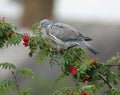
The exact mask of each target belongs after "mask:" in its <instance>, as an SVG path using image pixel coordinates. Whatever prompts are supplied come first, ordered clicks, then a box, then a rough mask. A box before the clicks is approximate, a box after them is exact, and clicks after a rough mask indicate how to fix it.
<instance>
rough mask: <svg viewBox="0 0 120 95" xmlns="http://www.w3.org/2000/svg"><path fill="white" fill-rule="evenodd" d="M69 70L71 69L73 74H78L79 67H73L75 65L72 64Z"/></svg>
mask: <svg viewBox="0 0 120 95" xmlns="http://www.w3.org/2000/svg"><path fill="white" fill-rule="evenodd" d="M69 71H70V73H71V74H73V75H76V74H77V69H76V68H75V67H73V66H70V67H69Z"/></svg>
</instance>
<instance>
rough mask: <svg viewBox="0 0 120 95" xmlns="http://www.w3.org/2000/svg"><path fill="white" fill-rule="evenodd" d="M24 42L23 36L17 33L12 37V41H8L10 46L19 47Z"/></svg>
mask: <svg viewBox="0 0 120 95" xmlns="http://www.w3.org/2000/svg"><path fill="white" fill-rule="evenodd" d="M21 40H22V37H21V35H18V34H17V33H13V34H12V37H11V38H10V39H8V43H7V44H8V45H18V44H20V42H21Z"/></svg>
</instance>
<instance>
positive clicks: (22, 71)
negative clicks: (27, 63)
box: [16, 68, 34, 78]
mask: <svg viewBox="0 0 120 95" xmlns="http://www.w3.org/2000/svg"><path fill="white" fill-rule="evenodd" d="M16 73H18V74H21V75H23V76H26V77H30V78H34V72H33V71H32V70H31V69H29V68H21V69H19V70H17V71H16Z"/></svg>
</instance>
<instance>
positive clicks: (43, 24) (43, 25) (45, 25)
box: [39, 19, 53, 30]
mask: <svg viewBox="0 0 120 95" xmlns="http://www.w3.org/2000/svg"><path fill="white" fill-rule="evenodd" d="M52 23H53V22H52V21H50V20H47V19H43V20H41V21H40V26H39V29H40V30H41V29H42V28H45V29H47V28H48V26H49V25H50V24H52Z"/></svg>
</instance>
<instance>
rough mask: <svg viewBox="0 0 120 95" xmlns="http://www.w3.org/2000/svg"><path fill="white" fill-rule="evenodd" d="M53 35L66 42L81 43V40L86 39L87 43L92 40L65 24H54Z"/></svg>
mask: <svg viewBox="0 0 120 95" xmlns="http://www.w3.org/2000/svg"><path fill="white" fill-rule="evenodd" d="M51 34H52V35H54V36H55V37H56V38H58V39H60V40H62V41H64V42H66V41H79V40H81V39H85V40H86V41H89V40H91V39H90V38H89V37H84V36H83V35H82V34H81V33H80V32H78V31H77V30H76V29H74V28H72V27H70V26H69V25H66V24H63V23H54V25H53V26H52V29H51Z"/></svg>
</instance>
